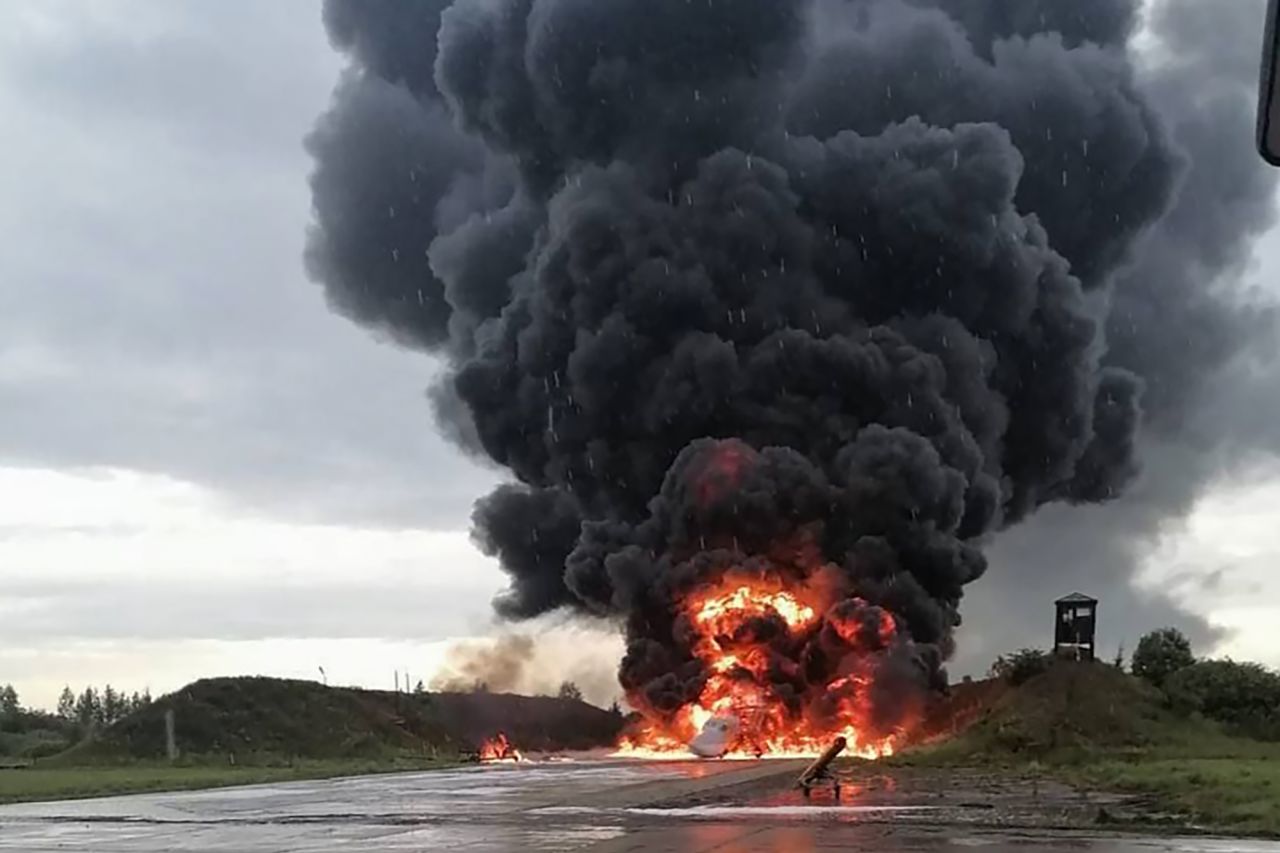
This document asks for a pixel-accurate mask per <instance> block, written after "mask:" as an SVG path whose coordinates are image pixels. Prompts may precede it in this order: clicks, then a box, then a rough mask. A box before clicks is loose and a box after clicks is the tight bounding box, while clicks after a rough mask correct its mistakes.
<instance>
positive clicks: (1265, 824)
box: [1058, 741, 1280, 836]
mask: <svg viewBox="0 0 1280 853" xmlns="http://www.w3.org/2000/svg"><path fill="white" fill-rule="evenodd" d="M1217 750H1218V751H1219V752H1221V753H1222V754H1221V755H1219V756H1218V757H1200V758H1196V757H1179V758H1172V757H1160V756H1159V755H1152V756H1146V757H1144V758H1142V759H1141V760H1127V761H1125V760H1098V761H1093V762H1091V763H1088V764H1084V765H1082V766H1078V767H1067V768H1060V769H1059V770H1058V775H1060V776H1063V777H1064V778H1066V779H1068V780H1069V781H1073V782H1075V783H1077V784H1081V785H1088V786H1090V787H1095V788H1101V789H1104V790H1113V791H1122V792H1128V793H1133V794H1140V795H1146V796H1149V797H1153V798H1154V801H1153V805H1154V807H1155V810H1156V811H1157V812H1167V813H1169V814H1171V815H1173V816H1175V817H1176V818H1178V819H1180V820H1182V821H1187V822H1190V823H1192V824H1194V825H1198V826H1203V827H1206V828H1211V829H1214V830H1218V831H1224V832H1232V833H1248V834H1258V835H1269V836H1275V835H1280V761H1278V760H1277V759H1280V750H1278V749H1276V748H1275V747H1274V746H1273V745H1270V744H1267V745H1259V744H1257V743H1253V742H1250V741H1238V742H1236V743H1234V744H1231V743H1224V742H1222V741H1219V742H1218V744H1217ZM1233 752H1234V753H1235V755H1232V754H1231V753H1233Z"/></svg>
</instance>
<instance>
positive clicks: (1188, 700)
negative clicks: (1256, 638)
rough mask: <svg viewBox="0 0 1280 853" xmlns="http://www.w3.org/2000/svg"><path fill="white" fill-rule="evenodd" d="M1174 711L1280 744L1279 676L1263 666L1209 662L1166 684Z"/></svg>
mask: <svg viewBox="0 0 1280 853" xmlns="http://www.w3.org/2000/svg"><path fill="white" fill-rule="evenodd" d="M1164 690H1165V694H1166V695H1167V696H1168V697H1169V702H1170V704H1171V705H1172V706H1173V707H1174V709H1176V710H1178V711H1181V712H1183V713H1198V714H1202V715H1203V716H1205V717H1208V718H1209V719H1212V720H1217V721H1218V722H1220V723H1223V724H1225V725H1226V726H1228V727H1229V728H1231V729H1233V730H1235V731H1236V732H1238V733H1239V734H1244V735H1249V736H1251V737H1258V738H1265V739H1268V740H1280V674H1277V673H1275V672H1273V671H1271V670H1269V669H1267V668H1266V667H1264V666H1262V665H1261V664H1256V663H1237V662H1235V661H1232V660H1206V661H1200V662H1199V663H1194V664H1192V665H1191V666H1187V667H1183V668H1182V669H1180V670H1178V671H1177V672H1175V673H1173V674H1172V675H1170V676H1169V677H1168V679H1167V680H1166V681H1165V685H1164Z"/></svg>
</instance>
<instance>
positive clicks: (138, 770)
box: [0, 759, 458, 804]
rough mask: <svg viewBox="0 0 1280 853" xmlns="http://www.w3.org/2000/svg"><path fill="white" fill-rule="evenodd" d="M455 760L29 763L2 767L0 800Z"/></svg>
mask: <svg viewBox="0 0 1280 853" xmlns="http://www.w3.org/2000/svg"><path fill="white" fill-rule="evenodd" d="M457 765H458V762H455V761H432V760H426V759H422V760H408V759H401V760H396V761H364V760H327V761H298V762H294V763H292V764H289V763H284V762H281V763H280V764H278V765H257V766H243V765H242V766H234V767H233V766H230V765H227V764H194V763H191V764H181V765H177V766H171V765H167V764H164V765H161V764H147V763H141V764H132V765H125V766H119V767H39V766H36V767H27V768H23V769H18V770H0V804H4V803H23V802H37V801H42V800H72V799H82V798H85V797H107V796H114V795H118V794H141V793H148V792H157V791H194V790H203V789H208V788H225V787H231V786H236V785H259V784H265V783H268V782H289V781H300V780H305V779H332V778H336V777H342V776H364V775H372V774H378V773H398V772H407V771H414V770H436V769H443V768H447V767H454V766H457Z"/></svg>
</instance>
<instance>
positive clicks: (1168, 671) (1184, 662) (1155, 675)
mask: <svg viewBox="0 0 1280 853" xmlns="http://www.w3.org/2000/svg"><path fill="white" fill-rule="evenodd" d="M1195 662H1196V659H1195V657H1193V656H1192V654H1191V641H1190V640H1188V639H1187V638H1186V636H1185V635H1184V634H1183V633H1182V632H1181V631H1179V630H1178V629H1177V628H1161V629H1160V630H1158V631H1152V632H1151V633H1150V634H1147V635H1145V636H1144V637H1143V638H1142V639H1141V640H1139V641H1138V648H1137V649H1136V650H1134V653H1133V659H1132V661H1131V664H1130V666H1131V668H1132V670H1133V674H1134V675H1136V676H1138V677H1139V678H1143V679H1146V680H1147V681H1149V682H1151V683H1152V684H1154V685H1156V686H1157V687H1163V686H1164V682H1165V679H1167V678H1168V677H1169V676H1171V675H1173V674H1174V673H1175V672H1177V671H1178V670H1180V669H1183V668H1184V667H1188V666H1191V664H1193V663H1195Z"/></svg>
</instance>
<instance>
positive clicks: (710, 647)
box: [619, 571, 909, 758]
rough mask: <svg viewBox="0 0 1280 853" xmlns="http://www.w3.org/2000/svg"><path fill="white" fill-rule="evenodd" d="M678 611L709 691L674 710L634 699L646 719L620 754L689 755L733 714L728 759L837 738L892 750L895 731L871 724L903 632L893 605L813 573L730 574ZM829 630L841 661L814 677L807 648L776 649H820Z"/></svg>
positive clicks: (855, 750) (872, 750)
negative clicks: (883, 672)
mask: <svg viewBox="0 0 1280 853" xmlns="http://www.w3.org/2000/svg"><path fill="white" fill-rule="evenodd" d="M816 574H818V573H815V575H816ZM678 616H679V617H680V618H681V624H682V625H684V626H686V628H687V631H688V634H689V637H690V639H689V647H690V648H691V650H692V653H693V655H694V657H695V658H697V660H698V661H699V662H700V663H701V664H702V667H703V671H704V672H705V681H704V682H703V683H702V689H701V692H700V694H699V695H698V696H697V698H696V699H695V700H693V701H690V702H688V703H687V704H685V705H684V706H683V707H681V708H679V709H678V710H677V711H676V712H675V713H662V712H660V711H658V710H657V709H653V708H648V707H646V704H645V702H644V700H643V697H639V696H633V697H631V701H632V704H633V706H635V707H636V708H637V709H638V710H639V711H640V713H641V716H642V718H643V719H642V721H641V722H640V723H639V724H638V725H636V726H634V727H633V728H632V729H631V730H630V731H628V732H627V733H626V735H625V736H624V738H623V740H622V744H621V749H620V751H619V754H621V755H627V756H633V757H648V758H675V757H682V756H687V755H688V754H689V749H690V742H691V741H693V740H694V739H695V738H697V737H698V736H699V734H700V733H701V732H703V730H704V727H707V726H709V725H712V726H717V727H719V731H725V730H726V727H725V724H724V721H726V720H732V721H734V722H735V723H736V725H733V726H730V727H728V728H729V729H732V730H733V731H734V732H735V734H734V735H733V739H732V741H731V742H730V743H728V745H727V747H725V748H724V752H723V755H724V757H728V758H750V757H802V756H814V755H817V754H819V753H821V752H822V750H823V749H825V748H826V747H827V746H828V745H830V743H831V742H832V741H833V740H834V739H835V738H836V737H844V738H845V739H846V740H847V741H848V744H849V746H848V753H849V754H851V755H856V756H860V757H863V758H879V757H882V756H887V755H891V754H893V751H894V746H895V742H896V740H897V733H896V732H890V733H888V734H886V733H884V732H883V731H878V730H877V728H876V727H875V726H873V725H871V701H870V698H869V690H870V689H871V687H872V686H873V685H874V683H875V680H876V678H877V677H878V666H879V664H880V661H881V660H882V658H883V654H882V653H883V652H884V650H885V649H886V648H887V647H889V646H890V645H891V644H892V643H894V642H895V640H896V639H897V633H898V628H897V624H896V623H895V621H894V619H893V616H892V615H891V614H890V613H889V612H888V611H885V610H882V609H881V608H878V607H872V606H870V605H868V604H866V602H864V601H862V600H860V599H858V598H854V597H850V596H848V595H846V594H841V593H839V592H838V591H836V590H833V589H831V588H830V587H829V585H824V584H821V583H818V582H816V578H815V577H812V576H811V577H810V578H807V579H804V580H798V581H797V580H794V579H787V578H784V577H782V576H781V575H779V576H777V577H765V576H758V575H757V576H746V575H740V574H737V573H735V572H733V571H728V572H725V573H724V575H723V577H722V578H721V579H720V580H719V581H718V582H716V583H715V584H712V585H706V586H702V587H699V588H698V589H696V590H695V591H694V592H692V593H690V594H687V595H686V596H685V597H684V598H683V599H682V600H681V601H680V603H679V613H678ZM824 631H826V632H828V635H829V638H830V639H829V640H828V642H833V643H839V644H841V649H842V655H841V657H840V664H839V666H840V668H839V670H838V671H835V672H834V673H833V674H832V675H831V677H830V678H828V679H824V680H821V681H820V682H819V683H817V684H812V683H809V682H808V680H807V677H808V674H806V677H802V674H801V673H800V672H799V671H798V669H799V667H800V666H801V663H800V662H799V658H800V657H802V656H803V655H796V654H794V653H793V654H791V655H786V654H779V653H778V651H777V649H778V648H785V649H789V650H795V649H801V650H803V649H807V648H810V647H817V646H818V645H820V643H821V642H823V639H822V632H824ZM796 684H801V685H804V686H803V688H802V689H800V690H797V689H796V688H795V687H794V685H796ZM908 704H909V703H908ZM699 754H703V755H705V754H706V753H704V752H701V751H699Z"/></svg>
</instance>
